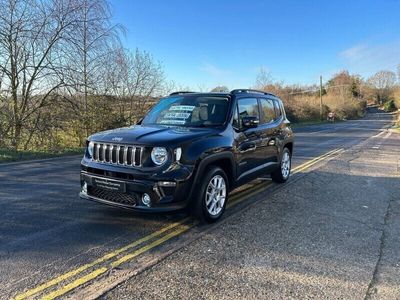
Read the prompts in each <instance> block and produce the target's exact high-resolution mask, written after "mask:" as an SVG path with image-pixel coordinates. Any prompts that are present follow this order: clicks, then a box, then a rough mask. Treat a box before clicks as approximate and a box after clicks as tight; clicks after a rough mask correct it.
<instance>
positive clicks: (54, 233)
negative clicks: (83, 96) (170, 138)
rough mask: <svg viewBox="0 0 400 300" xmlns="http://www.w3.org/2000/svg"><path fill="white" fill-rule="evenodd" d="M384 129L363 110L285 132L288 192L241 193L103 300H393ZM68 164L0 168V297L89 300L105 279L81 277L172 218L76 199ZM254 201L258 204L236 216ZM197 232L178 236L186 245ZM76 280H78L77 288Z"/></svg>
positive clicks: (387, 118)
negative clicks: (359, 115)
mask: <svg viewBox="0 0 400 300" xmlns="http://www.w3.org/2000/svg"><path fill="white" fill-rule="evenodd" d="M391 120H392V116H391V115H388V114H382V113H379V112H377V111H371V113H370V114H368V116H367V117H366V118H364V119H362V120H355V121H347V122H341V123H336V124H323V125H318V126H306V127H301V128H297V129H296V130H295V131H296V145H295V152H294V158H293V163H294V167H298V170H299V171H298V174H296V175H294V176H293V178H292V179H291V184H288V185H287V186H286V185H285V186H283V187H276V186H274V185H271V188H270V189H267V190H263V191H260V192H257V193H256V194H255V195H252V197H251V198H252V199H250V200H246V201H245V202H244V203H241V204H240V205H239V206H237V207H233V208H232V209H229V210H228V213H227V218H226V220H225V221H224V222H221V224H220V225H217V226H214V227H212V228H210V229H207V233H205V234H204V233H203V235H204V236H202V237H201V239H200V240H198V241H196V242H193V243H191V244H190V245H187V246H185V248H183V249H181V250H179V251H177V252H175V253H174V254H173V255H172V256H170V257H169V258H167V259H166V260H164V261H162V262H161V263H159V264H158V265H157V266H154V267H153V268H151V269H149V270H147V271H146V272H144V273H141V274H139V275H137V276H134V277H133V278H130V279H129V280H127V281H126V282H125V283H123V284H122V285H121V286H119V287H117V288H115V289H114V290H112V291H111V292H109V293H108V294H106V295H105V296H104V297H106V298H110V299H111V298H126V299H128V298H134V297H135V296H136V297H156V298H176V297H178V298H179V297H180V298H193V297H200V298H211V297H213V295H214V296H216V297H218V298H222V297H226V298H259V297H267V296H268V297H272V298H282V297H304V296H308V297H319V296H321V295H322V297H323V296H326V297H328V298H330V297H331V298H337V297H339V298H341V297H343V298H363V297H362V296H368V297H374V296H377V297H378V298H386V297H387V298H393V296H396V297H398V298H400V292H399V290H396V289H394V288H393V284H398V285H397V286H399V285H400V282H397V281H398V278H400V272H399V268H398V266H399V265H400V262H399V256H400V254H399V250H398V249H400V247H398V246H399V241H398V238H397V236H398V234H394V232H396V230H397V232H398V230H399V229H400V224H399V223H400V221H399V219H400V218H398V217H399V207H398V206H399V205H400V204H399V202H398V201H397V200H398V199H399V198H400V196H399V193H398V192H399V190H398V187H399V178H396V176H397V177H398V175H399V169H398V168H399V166H398V159H399V147H400V139H399V137H398V136H397V135H395V134H390V132H387V131H386V130H385V129H384V128H385V127H387V126H388V125H389V124H390V122H391ZM374 136H375V137H374ZM338 148H340V149H344V150H345V152H343V153H339V152H338V153H337V154H338V157H336V156H335V157H333V156H332V159H331V160H330V159H327V160H326V163H324V162H325V161H324V160H321V162H318V164H316V165H315V166H314V167H313V169H312V170H305V171H303V170H302V169H301V168H299V166H304V164H305V163H306V162H308V161H310V160H312V159H314V158H316V157H319V156H321V155H323V154H324V153H327V152H329V151H332V150H335V149H338ZM364 154H365V157H364ZM378 160H382V163H381V164H378V165H376V164H375V163H374V162H376V161H378ZM386 161H390V162H391V164H389V163H386ZM79 162H80V158H78V157H75V158H62V159H56V160H48V161H37V162H23V163H16V164H4V165H0V220H1V222H0V282H1V285H0V297H1V298H4V299H8V298H11V297H15V296H17V295H21V293H26V292H28V293H27V294H25V296H30V294H32V295H31V296H33V297H42V296H43V295H48V294H49V293H53V294H50V296H51V297H52V296H62V297H65V296H71V297H73V298H74V297H75V296H74V295H79V292H80V291H85V289H86V290H89V291H90V289H91V286H94V287H95V288H94V289H93V288H92V292H93V291H96V290H100V288H99V287H98V285H96V283H100V286H107V284H108V285H109V286H110V287H112V284H110V283H109V282H108V283H106V282H105V283H104V284H103V281H102V280H104V279H106V278H107V276H111V275H113V274H112V272H109V271H108V270H107V271H104V272H103V273H101V276H99V277H96V278H95V279H93V280H89V279H90V278H89V277H90V276H89V275H90V274H92V273H90V272H91V271H92V270H93V269H92V267H93V266H92V265H88V264H90V263H92V262H93V261H94V260H96V259H98V258H101V257H103V256H104V255H107V254H110V253H114V254H115V256H116V257H117V258H118V257H121V255H122V254H121V253H115V250H116V249H121V248H122V247H124V246H126V245H129V244H131V243H134V242H135V241H140V239H143V238H144V237H147V236H148V235H149V234H152V233H154V232H158V231H160V230H162V228H165V226H168V225H171V226H174V225H173V224H175V222H178V221H180V220H182V219H183V218H184V216H182V215H173V214H172V215H138V214H134V213H132V212H127V211H123V210H119V209H113V208H110V207H107V206H103V205H100V204H96V203H92V202H85V201H82V200H80V199H79V198H78V196H77V195H78V192H79ZM316 162H317V161H316ZM350 162H352V163H350ZM305 166H307V165H305ZM354 172H355V173H356V174H357V176H356V175H354V174H353V173H354ZM303 173H304V174H303ZM332 182H334V183H335V184H334V185H331V183H332ZM261 184H262V183H261ZM268 184H269V183H268V182H265V185H268ZM250 190H251V188H250ZM395 197H397V198H395ZM264 198H265V199H267V200H266V201H264V200H263V199H264ZM325 198H326V199H325ZM392 198H393V199H395V200H396V199H397V200H396V201H397V202H396V201H394V200H393V201H392V200H391V199H392ZM254 199H259V200H261V201H260V203H257V205H253V206H251V207H250V208H249V209H247V210H246V211H243V209H244V208H245V207H248V204H249V203H252V202H254ZM321 199H322V200H321ZM317 200H321V201H317ZM364 202H365V203H364ZM271 203H272V204H273V205H272V206H271ZM361 203H364V204H365V205H361ZM389 204H390V205H392V206H393V213H389V207H391V206H390V205H389ZM364 206H366V207H367V208H364ZM396 209H397V210H396ZM305 216H306V217H305ZM396 216H397V218H396ZM254 220H262V221H257V222H256V223H254V222H255V221H254ZM389 221H390V222H389ZM391 226H392V227H391ZM203 229H204V228H194V229H190V230H188V232H186V233H185V234H184V235H187V240H189V238H192V239H194V238H195V237H196V235H200V234H201V232H202V231H204V230H203ZM183 241H185V237H182V238H181V237H178V238H177V239H171V240H169V241H166V243H165V244H162V245H161V244H160V245H161V246H160V247H154V248H153V249H152V250H151V251H150V252H151V253H150V254H151V255H150V256H149V259H153V260H155V261H157V257H158V256H160V255H161V254H162V253H165V252H168V251H170V252H171V253H172V252H174V251H172V250H173V248H174V245H175V244H179V243H180V242H183ZM135 247H136V245H135ZM135 249H137V248H135ZM139 249H141V248H139ZM227 249H228V250H229V251H228V250H227ZM139 254H140V253H139ZM139 254H137V255H138V257H139V261H136V260H134V261H130V260H129V261H128V260H127V263H125V264H120V265H118V266H116V267H115V268H114V269H116V270H121V271H129V270H130V269H133V268H137V267H138V266H141V265H146V263H147V261H146V259H142V260H140V257H141V256H139ZM135 255H136V254H135ZM210 257H211V258H210ZM267 258H268V259H267ZM101 263H104V264H106V262H103V261H102V262H101ZM99 264H100V263H99ZM396 264H397V269H396V267H393V266H396ZM86 266H87V267H86ZM205 266H206V268H205ZM96 270H102V269H96ZM71 271H72V272H71ZM68 272H70V273H68ZM396 272H397V273H396ZM126 273H127V272H125V273H124V272H122V273H121V274H122V275H121V276H119V277H123V275H124V274H126ZM60 275H61V276H60ZM81 275H82V276H85V275H87V276H89V277H88V278H86V279H88V280H80V281H79V276H81ZM224 275H226V276H224ZM393 276H395V277H396V278H397V279H393ZM77 277H78V279H76V278H77ZM117 277H118V276H117ZM129 277H132V276H127V277H126V278H129ZM396 280H397V281H396ZM121 282H122V281H121ZM138 286H139V287H140V288H138ZM207 286H209V289H207ZM75 287H79V288H78V289H75V290H73V289H74V288H75ZM82 287H83V288H82ZM70 290H72V292H73V293H72V294H71V293H67V292H70ZM60 291H61V292H60ZM378 292H379V293H378ZM74 293H78V294H74ZM22 295H23V294H22ZM51 297H50V298H51ZM76 297H79V296H76ZM85 298H86V297H85Z"/></svg>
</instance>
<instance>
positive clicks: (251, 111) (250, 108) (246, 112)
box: [238, 98, 260, 124]
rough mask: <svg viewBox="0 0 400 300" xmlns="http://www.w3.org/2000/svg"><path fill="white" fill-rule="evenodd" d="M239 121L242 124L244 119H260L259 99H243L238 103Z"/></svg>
mask: <svg viewBox="0 0 400 300" xmlns="http://www.w3.org/2000/svg"><path fill="white" fill-rule="evenodd" d="M238 108H239V119H240V124H242V119H243V117H257V118H260V112H259V110H258V101H257V98H241V99H239V101H238Z"/></svg>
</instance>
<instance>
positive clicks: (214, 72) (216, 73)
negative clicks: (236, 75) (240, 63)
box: [200, 62, 232, 78]
mask: <svg viewBox="0 0 400 300" xmlns="http://www.w3.org/2000/svg"><path fill="white" fill-rule="evenodd" d="M200 70H201V71H203V72H206V73H207V74H208V75H210V76H213V77H217V78H222V77H227V76H230V75H232V72H231V71H229V70H224V69H221V68H219V67H217V66H215V65H213V64H210V63H208V62H203V63H202V65H201V66H200Z"/></svg>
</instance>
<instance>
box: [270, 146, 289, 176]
mask: <svg viewBox="0 0 400 300" xmlns="http://www.w3.org/2000/svg"><path fill="white" fill-rule="evenodd" d="M291 166H292V154H291V153H290V150H289V149H288V148H284V149H283V151H282V158H281V163H280V165H279V168H278V169H276V170H275V171H274V172H273V173H272V174H271V177H272V180H273V181H275V182H278V183H283V182H285V181H287V180H288V179H289V176H290V169H291Z"/></svg>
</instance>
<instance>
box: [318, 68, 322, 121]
mask: <svg viewBox="0 0 400 300" xmlns="http://www.w3.org/2000/svg"><path fill="white" fill-rule="evenodd" d="M319 116H320V119H321V121H322V120H323V116H322V75H321V76H319Z"/></svg>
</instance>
